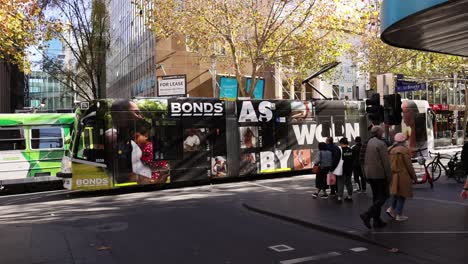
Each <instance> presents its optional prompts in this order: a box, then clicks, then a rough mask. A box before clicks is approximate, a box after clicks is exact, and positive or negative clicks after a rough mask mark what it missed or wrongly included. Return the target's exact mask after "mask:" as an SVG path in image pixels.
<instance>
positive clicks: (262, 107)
mask: <svg viewBox="0 0 468 264" xmlns="http://www.w3.org/2000/svg"><path fill="white" fill-rule="evenodd" d="M273 108H274V107H273V104H272V103H271V102H268V101H262V102H260V103H259V104H258V112H259V115H258V117H257V113H256V112H255V108H254V106H253V105H252V102H251V101H244V102H242V108H241V111H240V113H239V123H243V122H259V121H260V122H268V121H270V120H271V119H272V118H273V111H271V109H273Z"/></svg>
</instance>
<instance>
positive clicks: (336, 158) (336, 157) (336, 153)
mask: <svg viewBox="0 0 468 264" xmlns="http://www.w3.org/2000/svg"><path fill="white" fill-rule="evenodd" d="M330 151H331V153H332V167H331V170H332V171H333V170H334V169H336V167H337V166H338V164H339V163H340V160H341V150H340V148H339V147H337V146H336V145H335V144H333V146H330Z"/></svg>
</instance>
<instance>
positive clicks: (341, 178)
mask: <svg viewBox="0 0 468 264" xmlns="http://www.w3.org/2000/svg"><path fill="white" fill-rule="evenodd" d="M336 184H337V185H338V196H339V197H343V193H344V187H345V186H346V190H347V191H348V196H351V195H352V194H353V185H352V184H351V174H349V173H343V175H337V176H336Z"/></svg>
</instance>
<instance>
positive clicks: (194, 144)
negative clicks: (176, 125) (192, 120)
mask: <svg viewBox="0 0 468 264" xmlns="http://www.w3.org/2000/svg"><path fill="white" fill-rule="evenodd" d="M196 132H197V131H196V129H193V128H190V129H187V130H186V135H187V136H186V137H185V139H184V151H197V150H199V149H200V137H199V136H198V135H197V133H196Z"/></svg>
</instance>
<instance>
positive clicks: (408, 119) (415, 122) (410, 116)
mask: <svg viewBox="0 0 468 264" xmlns="http://www.w3.org/2000/svg"><path fill="white" fill-rule="evenodd" d="M401 109H402V112H403V122H402V126H401V131H402V133H403V134H405V135H406V136H407V138H408V147H409V148H410V150H411V151H412V152H415V150H417V149H425V148H427V131H426V112H423V113H420V111H419V109H418V106H417V105H416V103H415V102H413V101H410V100H405V101H403V102H402V104H401ZM426 151H427V150H426ZM423 152H424V151H423ZM413 155H414V153H413Z"/></svg>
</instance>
